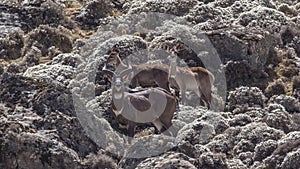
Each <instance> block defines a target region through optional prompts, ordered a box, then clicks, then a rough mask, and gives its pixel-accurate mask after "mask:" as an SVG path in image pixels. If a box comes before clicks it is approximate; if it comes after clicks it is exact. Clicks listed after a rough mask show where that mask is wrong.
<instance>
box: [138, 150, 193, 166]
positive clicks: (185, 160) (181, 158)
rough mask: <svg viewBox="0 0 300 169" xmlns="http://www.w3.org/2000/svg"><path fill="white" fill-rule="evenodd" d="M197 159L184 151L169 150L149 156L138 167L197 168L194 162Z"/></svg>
mask: <svg viewBox="0 0 300 169" xmlns="http://www.w3.org/2000/svg"><path fill="white" fill-rule="evenodd" d="M195 162H196V160H195V159H192V158H190V157H188V156H186V155H184V154H182V153H175V152H168V153H166V154H163V155H161V156H158V157H152V158H148V159H146V160H144V161H142V162H141V163H140V164H139V165H138V166H137V167H136V168H138V169H150V168H162V169H167V168H170V167H171V166H172V167H175V168H191V169H196V166H195V165H194V163H195Z"/></svg>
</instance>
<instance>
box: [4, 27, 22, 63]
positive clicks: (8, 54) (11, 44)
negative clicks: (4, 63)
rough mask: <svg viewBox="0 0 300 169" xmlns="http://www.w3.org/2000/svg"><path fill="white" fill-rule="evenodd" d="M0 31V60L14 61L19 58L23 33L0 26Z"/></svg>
mask: <svg viewBox="0 0 300 169" xmlns="http://www.w3.org/2000/svg"><path fill="white" fill-rule="evenodd" d="M0 30H1V31H0V59H5V60H14V59H17V58H19V57H21V50H22V47H23V45H24V42H23V41H24V40H23V31H22V30H21V29H20V28H16V27H11V26H0Z"/></svg>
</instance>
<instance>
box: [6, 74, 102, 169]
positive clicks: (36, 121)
mask: <svg viewBox="0 0 300 169" xmlns="http://www.w3.org/2000/svg"><path fill="white" fill-rule="evenodd" d="M0 81H1V83H0V89H1V90H0V102H2V103H5V109H4V110H6V111H4V114H1V119H2V118H3V117H4V118H7V120H6V121H4V123H5V125H8V126H12V127H14V126H17V128H16V129H14V128H12V130H13V131H19V132H18V133H16V134H13V135H12V136H10V135H11V133H10V132H9V130H6V129H5V125H4V126H2V128H1V131H2V134H3V138H5V139H4V141H5V142H7V143H9V142H12V143H14V142H15V143H17V144H21V145H19V146H14V144H12V146H13V147H10V145H9V144H1V149H2V150H4V149H5V150H6V151H5V152H7V153H9V152H11V153H10V154H14V152H15V153H17V152H19V151H20V152H27V153H26V158H25V159H22V158H23V157H22V158H21V157H20V159H19V160H20V163H22V164H23V163H25V161H28V160H30V161H32V160H34V159H27V157H33V156H34V155H36V156H39V155H41V156H44V157H45V160H46V161H45V164H46V163H47V165H49V166H50V167H51V166H52V168H53V167H54V168H57V167H58V166H59V165H67V166H70V167H74V168H77V167H78V166H80V165H79V163H80V158H82V157H84V156H86V155H87V154H88V153H90V152H94V151H95V150H96V149H97V146H96V145H95V143H94V142H93V141H92V140H91V139H90V138H89V137H87V136H86V134H85V132H84V130H83V128H82V126H81V124H80V123H79V121H78V119H77V117H76V112H75V110H74V107H73V100H72V96H71V93H70V91H68V90H67V88H66V87H62V86H61V85H54V84H53V83H51V82H46V81H43V80H39V79H35V80H34V79H31V78H25V77H22V76H19V75H14V74H9V73H4V74H3V75H2V77H1V79H0ZM17 104H18V105H19V106H18V107H15V106H14V105H17ZM4 123H3V124H4ZM15 124H16V125H15ZM18 126H19V127H18ZM3 127H4V128H3ZM20 139H21V140H22V139H24V142H25V141H26V143H24V144H23V143H22V142H20V141H17V140H20ZM13 140H15V141H13ZM35 140H36V141H35ZM26 144H27V145H26ZM29 145H30V146H29ZM38 145H41V146H45V147H46V149H47V147H48V148H49V147H53V148H52V149H51V150H49V151H48V154H47V151H44V150H42V149H41V148H37V147H41V146H38ZM28 146H29V147H32V149H28ZM56 151H58V152H56ZM45 153H46V154H45ZM56 153H58V154H64V155H63V156H58V154H57V155H53V156H52V155H51V154H56ZM22 156H23V155H22ZM6 157H8V158H7V159H11V160H13V161H15V160H17V159H16V157H14V156H6ZM56 157H57V159H56ZM47 158H48V159H47ZM62 159H65V160H66V161H64V160H62ZM47 160H48V161H47ZM68 161H69V162H68ZM63 162H66V163H64V164H62V163H63ZM9 163H10V162H8V163H7V162H4V164H9ZM37 163H38V164H40V162H39V160H37ZM30 164H33V165H34V164H35V163H34V162H30ZM33 168H34V167H33ZM38 168H40V167H38ZM58 168H59V167H58Z"/></svg>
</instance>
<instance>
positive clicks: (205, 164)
mask: <svg viewBox="0 0 300 169" xmlns="http://www.w3.org/2000/svg"><path fill="white" fill-rule="evenodd" d="M198 168H205V169H209V168H220V169H226V168H228V166H227V164H226V162H225V155H224V154H220V153H212V152H207V153H203V154H202V155H201V156H200V157H199V164H198Z"/></svg>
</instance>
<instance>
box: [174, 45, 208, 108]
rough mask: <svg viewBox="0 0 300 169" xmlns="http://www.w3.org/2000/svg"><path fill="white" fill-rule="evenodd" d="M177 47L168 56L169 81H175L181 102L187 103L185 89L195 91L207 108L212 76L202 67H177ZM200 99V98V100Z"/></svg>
mask: <svg viewBox="0 0 300 169" xmlns="http://www.w3.org/2000/svg"><path fill="white" fill-rule="evenodd" d="M175 52H177V49H176V48H175V50H174V51H172V53H171V56H169V57H168V59H169V63H170V69H169V81H170V82H171V84H174V83H172V81H176V83H177V85H178V87H179V88H180V93H181V102H182V103H183V104H186V103H187V100H186V91H187V90H190V91H193V92H195V93H196V94H197V95H198V97H200V98H201V99H203V100H204V102H205V103H206V105H207V107H208V109H209V108H210V105H211V99H212V96H211V94H212V84H213V82H214V76H213V74H212V73H211V72H209V71H208V70H207V69H205V68H203V67H190V68H183V67H177V54H175ZM200 101H201V100H200Z"/></svg>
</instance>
